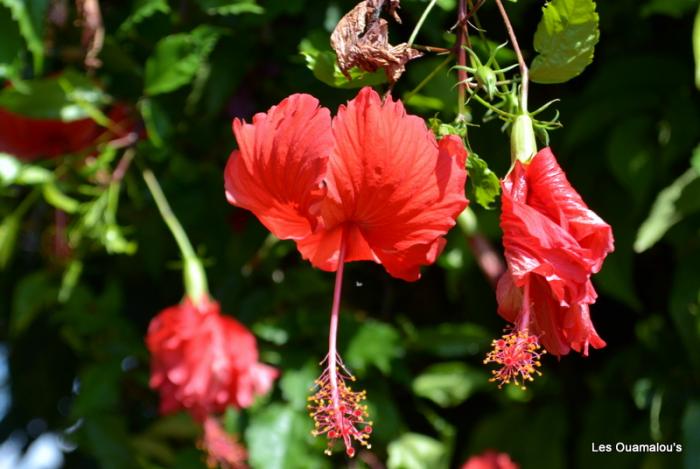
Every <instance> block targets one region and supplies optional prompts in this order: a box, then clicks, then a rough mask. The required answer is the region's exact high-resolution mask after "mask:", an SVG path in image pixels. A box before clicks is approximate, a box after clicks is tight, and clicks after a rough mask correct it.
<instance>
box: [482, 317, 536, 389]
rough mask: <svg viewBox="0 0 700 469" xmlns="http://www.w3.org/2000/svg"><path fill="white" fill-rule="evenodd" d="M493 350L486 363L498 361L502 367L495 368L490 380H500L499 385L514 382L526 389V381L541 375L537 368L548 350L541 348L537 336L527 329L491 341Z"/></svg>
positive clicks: (487, 356) (485, 360)
mask: <svg viewBox="0 0 700 469" xmlns="http://www.w3.org/2000/svg"><path fill="white" fill-rule="evenodd" d="M491 346H492V347H493V350H491V351H490V352H489V353H488V354H487V355H486V359H484V363H485V364H486V363H496V364H498V365H501V367H500V368H498V369H496V370H493V371H492V372H491V374H492V375H493V376H492V377H491V378H490V379H489V381H491V382H498V387H499V388H501V387H503V385H504V384H508V383H511V382H512V383H514V384H515V385H517V386H520V387H522V388H523V389H525V382H526V381H532V380H533V379H534V378H533V375H534V374H537V375H541V374H542V373H540V372H539V370H537V367H539V366H541V363H540V357H541V356H542V355H544V354H545V353H546V352H545V351H544V350H540V349H541V347H540V344H539V341H538V340H537V337H536V336H534V335H530V334H529V333H528V332H527V330H524V331H518V332H511V333H508V334H505V335H504V336H503V337H502V338H501V339H497V340H494V341H493V342H491Z"/></svg>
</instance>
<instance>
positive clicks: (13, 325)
mask: <svg viewBox="0 0 700 469" xmlns="http://www.w3.org/2000/svg"><path fill="white" fill-rule="evenodd" d="M57 293H58V289H57V288H56V286H55V284H54V282H53V280H52V278H51V276H50V275H49V273H48V272H45V271H43V270H40V271H38V272H34V273H32V274H30V275H28V276H26V277H24V278H22V279H21V280H20V281H19V283H18V284H17V287H16V288H15V292H14V295H13V298H12V300H13V301H12V316H11V318H10V332H11V333H12V334H13V335H18V334H21V333H22V332H24V331H25V330H26V329H27V328H28V327H29V325H30V324H31V323H32V322H33V321H34V319H36V317H37V316H38V314H39V313H40V312H41V311H42V310H43V309H45V308H47V307H48V306H50V305H52V304H53V303H54V302H55V301H56V294H57Z"/></svg>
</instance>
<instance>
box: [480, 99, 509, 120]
mask: <svg viewBox="0 0 700 469" xmlns="http://www.w3.org/2000/svg"><path fill="white" fill-rule="evenodd" d="M471 98H474V99H476V100H477V101H479V103H480V104H481V105H482V106H484V107H485V108H487V109H490V110H492V111H493V112H495V113H496V114H498V115H499V116H501V117H503V118H505V119H512V118H513V116H512V115H510V114H508V113H507V112H504V111H501V110H500V109H498V108H497V107H496V106H494V105H493V104H491V103H489V102H487V101H485V100H484V99H483V98H481V97H480V96H479V95H478V94H476V93H472V94H471Z"/></svg>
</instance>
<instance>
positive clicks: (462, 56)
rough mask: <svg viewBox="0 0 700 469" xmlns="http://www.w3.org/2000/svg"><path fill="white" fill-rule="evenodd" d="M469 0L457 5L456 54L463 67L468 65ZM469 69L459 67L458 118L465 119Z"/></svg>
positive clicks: (460, 0) (461, 1) (460, 1)
mask: <svg viewBox="0 0 700 469" xmlns="http://www.w3.org/2000/svg"><path fill="white" fill-rule="evenodd" d="M466 19H467V0H459V6H458V7H457V24H458V25H459V27H458V29H457V42H456V43H455V51H454V52H455V55H456V56H457V65H460V66H461V67H466V66H467V51H466V50H465V49H464V46H465V45H466V43H467V24H466ZM467 78H468V77H467V71H466V70H465V69H464V68H459V69H457V83H458V89H457V100H458V102H457V109H458V115H457V118H458V119H463V116H464V113H465V107H464V100H465V98H466V90H467Z"/></svg>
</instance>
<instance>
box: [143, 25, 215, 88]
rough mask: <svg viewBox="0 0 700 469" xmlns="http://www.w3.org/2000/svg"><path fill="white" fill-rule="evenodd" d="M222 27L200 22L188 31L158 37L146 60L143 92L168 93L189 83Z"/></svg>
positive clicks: (210, 49) (212, 47) (211, 48)
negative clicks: (151, 52)
mask: <svg viewBox="0 0 700 469" xmlns="http://www.w3.org/2000/svg"><path fill="white" fill-rule="evenodd" d="M223 31H224V30H223V29H221V28H216V27H213V26H208V25H201V26H198V27H196V28H195V29H193V30H192V31H191V32H189V33H178V34H172V35H170V36H166V37H165V38H163V39H161V40H160V41H159V42H158V44H157V45H156V49H155V51H154V52H153V55H151V56H150V57H149V58H148V60H147V61H146V81H145V92H146V94H149V95H156V94H161V93H169V92H170V91H174V90H176V89H178V88H180V87H182V86H184V85H186V84H188V83H190V82H191V81H192V80H193V79H194V77H195V76H196V75H197V71H198V70H199V68H200V67H201V65H202V63H203V62H204V61H205V60H206V59H207V57H208V56H209V54H210V53H211V51H212V50H213V49H214V46H215V45H216V42H217V41H218V40H219V37H220V36H221V34H222V33H223Z"/></svg>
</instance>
